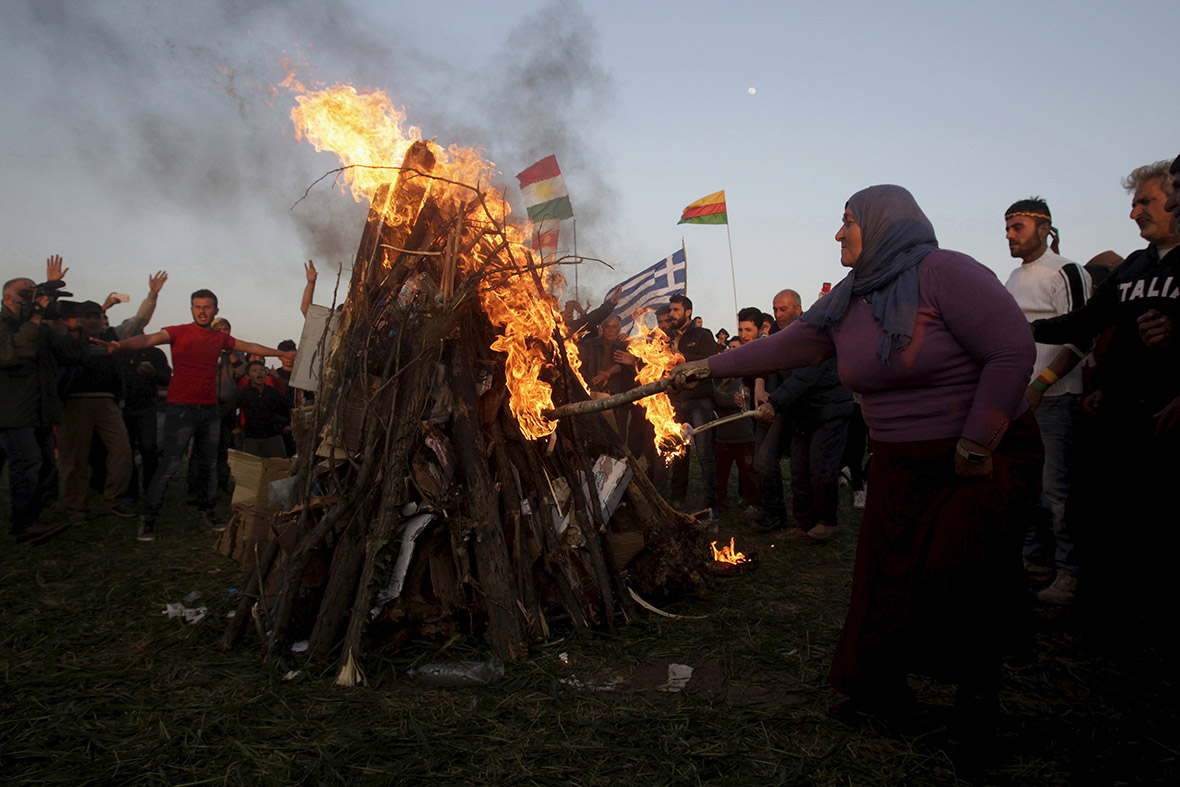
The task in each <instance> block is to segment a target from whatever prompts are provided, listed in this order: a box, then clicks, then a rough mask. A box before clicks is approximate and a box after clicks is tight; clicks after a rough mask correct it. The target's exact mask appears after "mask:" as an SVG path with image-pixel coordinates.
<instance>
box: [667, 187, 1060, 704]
mask: <svg viewBox="0 0 1180 787" xmlns="http://www.w3.org/2000/svg"><path fill="white" fill-rule="evenodd" d="M836 240H838V241H839V242H840V247H841V249H840V264H841V265H843V266H845V267H847V268H851V269H852V270H851V271H850V272H849V274H848V275H847V277H846V278H845V279H844V281H842V282H841V283H840V284H839V285H838V286H837V287H836V288H835V289H833V290H832V292H831V293H830V294H829V295H827V296H826V297H824V298H823V299H821V300H820V301H818V302H817V303H816V304H815V305H814V306H812V307H811V309H810V310H808V311H807V312H806V313H805V314H804V315H803V316H802V317H801V318H800V319H798V320H796V321H795V322H794V323H792V324H791V325H790V326H788V327H787V328H786V329H785V330H782V331H779V332H778V333H776V334H774V335H773V336H770V337H767V338H764V339H762V340H761V341H757V342H751V343H749V344H747V345H744V346H742V347H740V348H738V349H736V350H732V351H730V352H727V353H722V354H720V355H715V356H713V357H712V358H709V359H707V360H706V361H697V362H694V363H692V364H685V365H683V366H681V367H679V368H678V369H677V370H676V371H677V372H681V371H682V370H685V369H687V368H689V367H700V366H707V368H708V369H709V375H710V376H711V377H742V376H752V375H761V374H766V373H770V372H774V371H779V370H782V369H791V368H796V367H800V366H808V365H812V364H817V363H819V362H820V361H822V360H824V359H825V358H829V357H831V356H832V355H833V354H835V355H836V358H837V363H838V365H839V370H840V379H841V381H842V382H843V383H844V385H846V386H847V387H848V388H850V389H851V390H853V391H855V392H857V393H859V394H860V395H861V398H862V404H861V406H862V409H863V412H864V418H865V422H866V423H867V424H868V427H869V432H870V437H871V439H872V450H873V462H872V468H871V471H870V478H869V490H870V491H869V495H868V499H867V501H866V506H865V514H864V521H863V524H862V526H861V531H860V538H859V541H858V543H857V552H856V566H855V569H854V572H853V580H852V601H851V606H850V608H849V611H848V617H847V618H846V620H845V622H844V629H843V631H842V632H841V634H840V640H839V642H838V643H837V645H836V651H835V655H834V657H833V663H832V669H831V675H830V678H831V682H832V686H833V688H835V689H836V690H837V691H839V692H841V693H843V694H845V695H847V696H848V697H849V698H850V702H849V703H847V705H846V707H847V709H848V710H852V709H858V710H859V709H863V710H868V711H874V712H882V711H888V712H896V711H898V710H901V709H903V708H906V707H908V706H910V705H912V703H913V694H912V691H911V689H910V688H909V685H908V683H907V682H906V675H907V674H908V673H910V672H922V673H924V674H928V675H931V676H932V677H936V678H941V679H944V680H947V681H949V682H952V683H955V684H957V686H958V689H959V694H958V702H959V704H960V707H961V708H964V709H967V708H972V707H976V708H977V707H978V705H979V703H981V702H987V703H989V704H990V703H991V702H992V701H994V691H995V686H996V680H997V679H998V674H999V655H1000V653H999V650H1000V647H1001V642H1002V640H1003V637H1001V632H1002V631H1003V630H1004V629H1005V628H1006V629H1008V630H1011V629H1013V628H1018V627H1019V624H1018V622H1017V620H1016V619H1014V618H1012V617H1011V615H1012V614H1014V613H1013V611H1012V609H1013V607H1012V606H1011V605H1009V603H1007V602H1008V601H1010V600H1015V599H1018V598H1019V582H1020V577H1021V575H1020V562H1019V560H1020V547H1019V544H1020V540H1019V539H1020V535H1019V533H1018V532H1014V531H1013V528H1011V527H1008V526H1006V525H1005V523H1004V517H1002V516H1000V514H1001V513H1002V508H1003V506H1004V505H1005V501H1006V499H1007V489H1006V487H1007V484H1006V480H1007V479H1008V477H1009V466H1008V463H1007V460H1006V453H1007V452H1006V450H999V451H997V448H998V447H999V446H1000V439H1001V438H1002V437H1004V435H1005V432H1006V431H1008V429H1009V427H1010V426H1011V425H1012V424H1013V420H1014V418H1015V417H1016V416H1017V415H1019V414H1020V413H1021V412H1023V410H1024V409H1026V408H1025V406H1024V400H1023V394H1024V390H1025V388H1026V387H1027V385H1028V379H1029V377H1030V376H1031V372H1032V365H1033V359H1034V347H1033V341H1032V335H1031V332H1030V330H1029V327H1028V323H1027V322H1026V320H1025V318H1024V315H1023V314H1022V313H1021V311H1020V308H1019V307H1018V306H1017V305H1016V303H1015V301H1013V299H1012V296H1011V295H1009V294H1008V292H1007V290H1006V289H1004V286H1003V285H1002V284H1001V283H1000V282H999V280H998V279H997V278H996V276H995V274H993V273H992V272H991V271H990V270H988V269H987V268H985V267H983V266H982V265H980V264H979V263H978V262H976V261H975V260H973V259H971V258H970V257H968V256H966V255H964V254H959V253H957V252H953V251H946V250H943V249H939V248H938V241H937V240H936V238H935V235H934V228H933V227H932V226H931V224H930V221H929V220H928V219H927V218H926V216H925V214H924V213H923V212H922V209H921V208H920V207H918V204H917V203H916V202H915V201H914V198H913V197H912V196H911V195H910V193H909V192H908V191H906V190H905V189H903V188H901V187H900V186H873V187H871V188H867V189H865V190H863V191H859V192H857V193H856V194H854V195H853V196H852V198H851V199H850V200H849V201H848V204H847V205H846V207H845V211H844V223H843V226H842V227H841V228H840V231H839V232H838V233H837V234H836ZM1025 440H1031V441H1035V442H1036V443H1039V437H1038V436H1037V435H1036V434H1035V433H1032V434H1031V436H1030V435H1029V433H1028V432H1026V431H1025V428H1024V427H1023V426H1021V427H1018V428H1016V429H1013V430H1012V433H1011V434H1010V435H1009V438H1008V439H1007V440H1005V449H1007V448H1009V447H1010V446H1011V445H1012V444H1013V443H1020V442H1022V441H1025ZM1034 450H1035V449H1034Z"/></svg>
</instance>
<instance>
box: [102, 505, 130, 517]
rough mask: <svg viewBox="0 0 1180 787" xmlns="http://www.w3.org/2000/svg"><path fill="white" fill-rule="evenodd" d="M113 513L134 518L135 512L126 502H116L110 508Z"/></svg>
mask: <svg viewBox="0 0 1180 787" xmlns="http://www.w3.org/2000/svg"><path fill="white" fill-rule="evenodd" d="M108 510H109V511H110V512H111V513H112V514H114V515H115V516H117V517H120V518H122V519H134V518H135V512H134V511H132V510H131V507H130V506H128V505H127V504H126V503H115V504H114V505H113V506H111V507H110V508H109V509H108Z"/></svg>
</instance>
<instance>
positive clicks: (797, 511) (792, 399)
mask: <svg viewBox="0 0 1180 787" xmlns="http://www.w3.org/2000/svg"><path fill="white" fill-rule="evenodd" d="M760 409H761V410H762V413H763V418H764V419H766V420H767V421H773V420H774V418H775V414H776V413H779V412H782V413H785V414H786V415H787V421H788V423H790V425H791V428H792V430H793V431H792V434H791V510H792V513H794V515H795V527H796V528H798V529H799V530H800V531H801V532H803V533H806V534H807V535H808V536H809V537H810V538H812V539H814V540H815V541H826V540H828V539H829V538H831V537H832V536H833V535H835V533H836V528H837V527H838V526H839V522H838V521H837V519H836V504H837V500H838V496H839V490H840V485H839V480H840V462H841V460H842V459H843V457H844V443H845V442H846V441H847V439H848V418H849V417H850V416H851V415H852V392H851V391H849V390H848V389H847V388H845V387H844V386H843V385H841V384H840V374H839V372H837V370H836V359H835V357H832V358H829V359H828V360H826V361H824V362H823V363H821V364H819V365H818V366H809V367H807V368H805V369H795V370H793V371H792V372H791V373H790V374H789V375H788V376H786V378H785V379H784V380H783V381H782V383H781V384H779V386H778V387H777V388H775V389H774V392H773V393H771V394H770V399H769V400H768V401H767V402H766V403H765V404H763V405H762V407H761V408H760Z"/></svg>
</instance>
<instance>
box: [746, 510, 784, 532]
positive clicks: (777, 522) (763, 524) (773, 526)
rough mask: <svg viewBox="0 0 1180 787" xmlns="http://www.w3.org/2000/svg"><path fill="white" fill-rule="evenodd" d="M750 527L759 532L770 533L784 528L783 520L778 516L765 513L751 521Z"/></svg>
mask: <svg viewBox="0 0 1180 787" xmlns="http://www.w3.org/2000/svg"><path fill="white" fill-rule="evenodd" d="M750 529H751V530H753V531H755V532H758V533H770V532H773V531H775V530H782V529H783V521H782V520H781V519H779V518H778V517H777V516H771V515H769V514H765V513H763V514H762V515H761V516H759V517H758V518H757V519H755V520H754V521H752V522H751V523H750Z"/></svg>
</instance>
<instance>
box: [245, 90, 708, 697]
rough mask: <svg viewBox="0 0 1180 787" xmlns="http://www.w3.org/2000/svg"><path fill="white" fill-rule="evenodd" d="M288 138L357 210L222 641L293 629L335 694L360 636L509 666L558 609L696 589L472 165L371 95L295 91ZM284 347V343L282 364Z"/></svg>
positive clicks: (683, 552)
mask: <svg viewBox="0 0 1180 787" xmlns="http://www.w3.org/2000/svg"><path fill="white" fill-rule="evenodd" d="M297 90H298V93H299V94H298V95H297V99H296V100H297V103H298V106H297V107H296V109H295V110H294V111H293V113H292V116H293V119H294V120H295V122H296V125H297V128H298V129H299V133H300V134H301V135H302V136H304V137H306V138H307V139H308V140H309V141H311V142H312V143H313V144H314V145H315V146H316V147H317V148H318V149H321V150H332V151H333V152H335V153H336V154H337V155H338V156H339V157H340V159H341V162H342V165H343V166H342V168H341V170H340V171H339V174H340V176H341V177H342V178H343V182H344V183H345V184H346V185H347V188H348V189H349V190H350V191H351V193H352V195H353V197H354V198H356V199H358V200H363V201H366V202H368V203H369V215H368V218H367V220H366V223H365V226H364V230H363V233H362V236H361V240H360V244H359V248H358V250H357V254H356V259H355V263H354V265H353V271H352V278H351V282H350V284H349V287H348V293H347V297H346V299H345V301H344V302H343V304H342V305H341V308H340V312H339V320H338V321H336V322H335V323H334V325H335V326H336V327H335V328H334V329H333V330H331V331H325V333H324V336H323V337H322V339H321V341H320V347H319V350H320V352H319V354H318V355H317V357H319V358H321V359H322V360H321V361H320V369H319V380H320V390H319V396H318V397H317V399H316V403H315V405H314V406H313V408H310V409H308V410H306V411H305V412H302V413H300V416H301V423H303V426H302V427H301V428H300V429H299V430H298V432H299V434H300V435H301V442H300V444H299V446H298V448H299V455H298V460H297V462H296V463H295V466H294V471H293V478H294V481H293V488H294V492H293V493H292V494H291V495H290V497H289V499H288V501H287V505H286V506H285V509H286V510H284V511H282V512H280V513H278V514H277V515H276V516H275V517H274V518H273V519H272V520H271V521H270V522H269V523H268V524H267V527H266V529H265V533H264V534H263V535H262V536H260V537H258V538H256V539H255V540H254V542H253V543H252V544H251V545H250V548H249V550H248V551H249V559H248V564H249V565H250V572H249V575H248V577H247V581H246V582H245V584H244V585H243V587H244V589H245V592H244V593H243V597H242V600H241V602H240V605H239V608H238V611H237V614H236V615H235V617H234V618H233V619H232V620H231V622H230V624H229V626H228V627H227V630H226V632H225V636H224V638H223V644H224V645H225V646H230V645H232V644H233V643H234V642H235V640H237V639H238V638H239V637H240V635H241V633H242V632H243V631H244V630H245V628H246V627H247V626H248V625H249V624H250V623H251V622H252V623H253V627H254V628H255V629H256V630H257V632H258V634H259V636H260V637H261V639H262V642H263V644H264V646H265V649H266V653H267V657H268V658H274V657H276V656H277V655H278V654H279V653H281V652H282V651H283V650H284V649H285V648H286V647H287V646H288V645H289V644H290V642H291V641H292V640H294V639H307V640H308V652H309V654H310V655H312V656H313V657H317V658H326V657H330V656H332V655H333V654H336V655H337V657H338V658H339V663H340V675H339V678H338V681H339V682H341V683H346V684H348V683H354V682H356V681H357V680H360V679H361V678H362V676H361V673H360V671H359V668H358V657H359V655H360V653H361V652H362V651H363V650H364V649H365V648H366V647H391V646H392V647H396V646H399V645H402V644H404V643H406V642H408V641H410V640H411V639H422V638H435V639H443V638H447V637H450V636H453V635H455V634H458V633H474V634H479V635H482V636H484V637H486V639H487V641H488V642H489V643H490V645H491V647H492V649H493V650H494V651H495V652H496V654H497V655H499V656H501V657H502V658H505V659H513V658H519V657H521V656H523V655H524V654H525V653H526V652H527V650H528V647H529V645H530V644H531V643H536V642H541V641H544V640H545V639H547V638H548V637H549V636H550V625H551V623H552V622H553V621H555V620H560V621H563V622H565V623H567V624H568V625H569V626H572V627H573V628H574V629H575V630H577V631H579V632H584V631H588V630H590V629H597V630H602V631H606V632H613V631H614V630H615V626H616V620H617V619H618V618H619V617H620V616H622V617H623V618H626V617H629V616H631V615H633V614H634V604H633V594H635V595H637V596H640V597H643V598H655V599H667V598H669V597H676V596H682V595H684V594H697V593H701V592H702V591H703V590H704V588H705V587H706V586H707V583H708V579H707V577H708V572H707V568H706V567H707V564H709V563H710V558H711V556H710V554H709V548H708V544H707V543H706V542H705V540H704V537H703V534H702V532H701V530H700V528H699V526H698V524H697V523H696V522H695V521H694V520H693V519H692V518H691V517H687V516H685V515H682V514H679V513H677V512H676V511H674V510H673V509H672V508H671V507H670V506H668V505H667V503H666V502H665V501H664V500H663V499H662V498H661V497H660V496H659V494H658V493H657V492H656V490H655V488H654V487H653V486H652V485H651V483H650V482H649V481H648V478H647V476H646V475H645V472H644V470H645V468H644V467H643V466H642V465H641V463H639V462H637V460H636V459H635V457H633V456H631V455H630V454H629V453H628V451H627V449H626V448H625V446H624V445H623V443H622V441H620V440H619V438H618V436H617V435H616V434H615V432H614V431H613V430H612V429H611V428H610V426H609V425H608V424H607V422H606V420H605V419H604V418H603V417H602V416H601V415H600V414H593V413H592V414H585V415H578V416H576V417H566V418H561V417H559V415H560V413H555V412H554V411H555V409H557V410H560V408H561V407H562V406H568V405H570V404H574V403H579V402H582V401H584V400H587V399H588V394H587V393H586V391H585V386H584V382H583V381H582V379H581V376H580V374H579V369H578V361H577V348H576V345H575V344H574V343H573V342H572V341H571V338H570V332H569V329H568V327H567V326H566V325H565V324H564V323H563V320H562V317H561V314H560V312H559V311H558V309H557V306H556V305H557V303H558V301H557V299H556V298H555V297H554V294H553V293H552V292H551V291H550V287H549V282H548V268H547V266H546V265H545V264H542V263H541V262H540V260H539V259H537V258H536V257H534V255H533V253H532V252H531V251H530V250H529V249H528V248H527V247H526V246H525V245H524V244H523V240H524V237H525V233H524V232H521V231H520V230H518V229H517V228H515V227H514V226H513V224H512V223H511V221H509V208H508V205H507V202H506V200H505V199H504V198H503V196H502V195H501V194H500V193H498V192H497V191H496V190H495V189H494V188H492V186H491V185H490V184H491V180H492V175H493V168H492V166H491V165H490V164H489V163H487V162H485V161H484V160H483V159H482V158H481V157H480V155H479V154H478V152H477V151H474V150H472V149H468V148H458V147H451V148H447V149H444V148H442V147H440V146H439V145H437V144H435V143H434V142H430V141H424V140H422V139H420V138H418V137H420V135H419V134H418V132H417V130H416V129H405V128H404V118H403V117H402V115H401V114H400V113H398V112H397V111H395V110H394V109H393V107H392V105H391V103H390V102H389V100H388V98H386V97H385V96H384V95H382V94H379V93H370V94H364V93H359V92H357V91H356V90H354V89H353V88H351V87H336V88H329V89H325V90H306V89H302V88H298V86H297ZM305 351H307V348H305V347H301V353H303V352H305Z"/></svg>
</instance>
